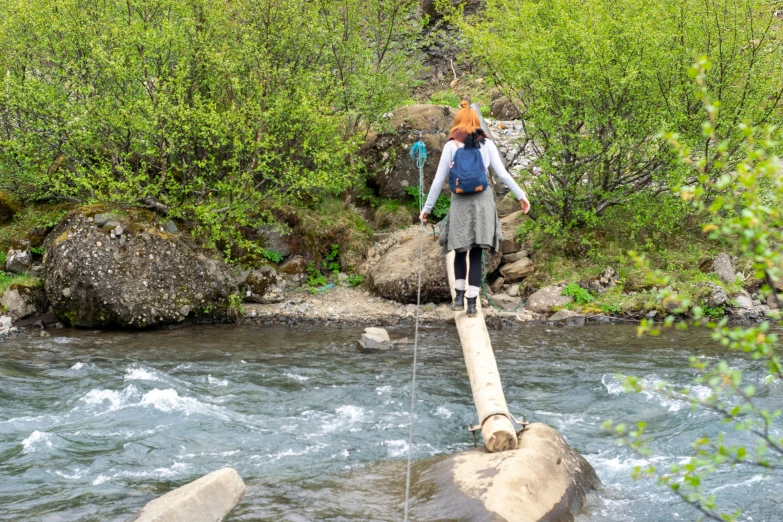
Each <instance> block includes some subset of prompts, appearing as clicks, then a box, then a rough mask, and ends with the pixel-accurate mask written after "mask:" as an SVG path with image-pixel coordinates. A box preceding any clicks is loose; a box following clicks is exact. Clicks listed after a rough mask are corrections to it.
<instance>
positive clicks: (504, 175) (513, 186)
mask: <svg viewBox="0 0 783 522" xmlns="http://www.w3.org/2000/svg"><path fill="white" fill-rule="evenodd" d="M486 141H487V143H486V145H485V146H486V147H488V151H489V166H490V167H492V171H493V172H494V173H495V176H497V177H498V179H499V180H500V181H501V182H502V183H503V184H504V185H505V186H507V187H508V188H509V189H510V190H511V192H513V193H514V197H515V198H517V201H519V204H520V206H521V207H522V210H524V211H525V214H527V213H528V211H529V210H530V202H529V201H528V200H527V196H526V195H525V191H524V190H522V189H521V188H520V187H519V185H518V184H517V182H516V181H514V178H512V177H511V174H509V173H508V171H507V170H506V167H505V166H504V165H503V160H502V159H500V153H499V152H498V148H497V146H495V143H494V142H492V141H489V140H486Z"/></svg>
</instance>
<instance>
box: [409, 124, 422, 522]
mask: <svg viewBox="0 0 783 522" xmlns="http://www.w3.org/2000/svg"><path fill="white" fill-rule="evenodd" d="M422 134H423V133H422V132H419V141H417V142H416V143H414V144H413V146H412V147H411V152H410V154H411V159H413V160H414V161H415V162H416V166H417V167H418V168H419V215H421V212H422V210H423V208H424V207H423V205H424V162H425V161H427V147H426V145H425V144H424V140H423V139H422ZM419 224H420V226H421V232H422V233H420V234H419V283H418V287H417V290H416V330H415V332H414V334H413V377H412V379H411V414H410V432H409V434H408V471H407V473H406V476H405V518H404V521H405V522H408V502H409V500H410V494H411V461H412V460H413V421H414V413H415V409H416V363H417V358H418V352H419V310H420V309H421V272H422V267H423V264H424V234H426V232H427V229H426V228H424V223H422V222H421V221H419Z"/></svg>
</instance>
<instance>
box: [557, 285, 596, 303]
mask: <svg viewBox="0 0 783 522" xmlns="http://www.w3.org/2000/svg"><path fill="white" fill-rule="evenodd" d="M563 295H565V296H569V297H573V298H574V302H575V303H576V304H578V305H585V304H588V303H592V302H593V301H595V297H593V295H592V294H591V293H590V291H589V290H586V289H584V288H582V287H581V286H579V285H578V284H576V283H569V284H567V285H566V287H565V288H563Z"/></svg>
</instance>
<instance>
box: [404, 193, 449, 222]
mask: <svg viewBox="0 0 783 522" xmlns="http://www.w3.org/2000/svg"><path fill="white" fill-rule="evenodd" d="M405 192H407V193H408V195H409V196H412V197H413V201H414V203H415V205H416V209H417V212H418V209H420V208H422V206H423V205H424V200H425V199H426V195H424V196H422V194H421V190H419V187H414V186H408V187H405ZM449 207H451V199H449V197H448V196H444V195H443V194H439V195H438V199H437V200H435V205H434V206H433V207H432V212H431V213H430V214H431V215H432V216H433V217H434V218H435V219H443V218H444V217H446V214H448V213H449Z"/></svg>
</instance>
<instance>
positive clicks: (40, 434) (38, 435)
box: [22, 430, 53, 453]
mask: <svg viewBox="0 0 783 522" xmlns="http://www.w3.org/2000/svg"><path fill="white" fill-rule="evenodd" d="M52 445H53V444H52V436H51V435H50V434H49V433H46V432H45V431H38V430H35V431H34V432H32V433H31V434H30V436H29V437H27V438H26V439H24V440H23V441H22V451H23V452H24V453H33V452H34V451H36V450H37V449H38V448H40V447H41V446H45V447H47V448H51V447H52Z"/></svg>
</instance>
